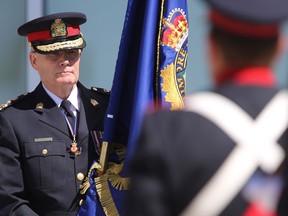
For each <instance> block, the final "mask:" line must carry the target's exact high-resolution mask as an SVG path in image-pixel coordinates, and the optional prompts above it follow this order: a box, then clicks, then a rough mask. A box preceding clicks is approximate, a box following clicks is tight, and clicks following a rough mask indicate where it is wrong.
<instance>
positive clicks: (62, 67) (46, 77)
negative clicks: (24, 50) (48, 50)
mask: <svg viewBox="0 0 288 216" xmlns="http://www.w3.org/2000/svg"><path fill="white" fill-rule="evenodd" d="M80 56H81V50H80V49H75V50H65V51H59V52H56V53H53V54H46V55H43V54H39V53H36V52H35V51H31V53H30V61H31V64H32V66H33V68H34V69H35V70H36V71H38V73H39V75H40V78H41V81H42V82H43V84H44V85H45V86H46V87H47V88H48V89H50V90H53V89H55V88H59V87H61V86H66V85H69V86H73V85H75V84H76V83H77V81H78V79H79V65H80Z"/></svg>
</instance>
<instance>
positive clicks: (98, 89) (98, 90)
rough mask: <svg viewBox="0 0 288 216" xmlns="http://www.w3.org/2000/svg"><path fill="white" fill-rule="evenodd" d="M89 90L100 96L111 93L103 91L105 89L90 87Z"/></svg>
mask: <svg viewBox="0 0 288 216" xmlns="http://www.w3.org/2000/svg"><path fill="white" fill-rule="evenodd" d="M91 90H92V91H94V92H99V93H102V94H108V95H110V94H111V91H110V90H107V89H105V88H98V87H95V86H92V87H91Z"/></svg>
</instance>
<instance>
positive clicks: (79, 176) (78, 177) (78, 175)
mask: <svg viewBox="0 0 288 216" xmlns="http://www.w3.org/2000/svg"><path fill="white" fill-rule="evenodd" d="M77 179H78V180H79V181H82V180H83V179H84V175H83V173H78V174H77Z"/></svg>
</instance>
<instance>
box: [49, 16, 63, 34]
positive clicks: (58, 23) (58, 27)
mask: <svg viewBox="0 0 288 216" xmlns="http://www.w3.org/2000/svg"><path fill="white" fill-rule="evenodd" d="M50 34H51V37H52V38H54V37H60V36H66V35H67V29H66V24H65V23H64V21H63V20H61V19H59V18H58V19H55V20H54V22H53V23H52V25H51V29H50Z"/></svg>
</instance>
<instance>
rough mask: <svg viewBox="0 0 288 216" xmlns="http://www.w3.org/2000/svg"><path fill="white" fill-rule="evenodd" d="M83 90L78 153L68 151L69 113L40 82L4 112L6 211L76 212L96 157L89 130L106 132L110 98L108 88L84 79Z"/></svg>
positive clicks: (0, 150)
mask: <svg viewBox="0 0 288 216" xmlns="http://www.w3.org/2000/svg"><path fill="white" fill-rule="evenodd" d="M78 89H79V92H80V97H81V104H80V114H79V129H78V134H77V137H76V140H77V142H78V146H79V147H81V148H82V153H81V154H80V155H79V156H76V157H72V156H71V155H70V153H69V152H67V149H69V147H70V144H71V141H72V140H71V136H70V132H69V130H68V127H67V124H66V121H65V118H64V116H63V114H62V113H61V111H60V109H59V108H58V107H57V106H56V104H55V103H54V101H53V100H52V99H51V98H50V97H49V96H48V95H47V93H46V92H45V90H44V89H43V87H42V84H41V83H40V84H39V85H38V87H37V88H36V89H35V90H34V91H33V92H31V93H29V94H27V95H26V96H22V97H21V98H19V99H18V100H16V101H15V102H14V103H12V104H11V105H10V106H9V107H7V108H6V109H3V110H2V111H0V173H1V177H0V215H1V216H2V215H3V216H7V215H23V216H24V215H25V216H26V215H27V216H28V215H29V216H33V215H65V216H67V215H76V212H77V210H78V208H79V200H80V197H79V186H80V184H81V183H82V181H83V175H84V176H86V174H87V172H88V169H89V167H90V165H91V163H92V161H93V160H94V159H95V158H96V151H95V147H94V144H93V142H92V137H91V135H90V131H103V118H104V115H105V112H106V108H107V105H108V100H109V94H107V93H105V92H104V91H100V92H99V91H96V90H88V89H86V88H85V87H84V86H83V85H81V84H80V83H78ZM91 100H92V101H93V103H92V102H91ZM95 101H96V103H95ZM39 103H40V105H39Z"/></svg>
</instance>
